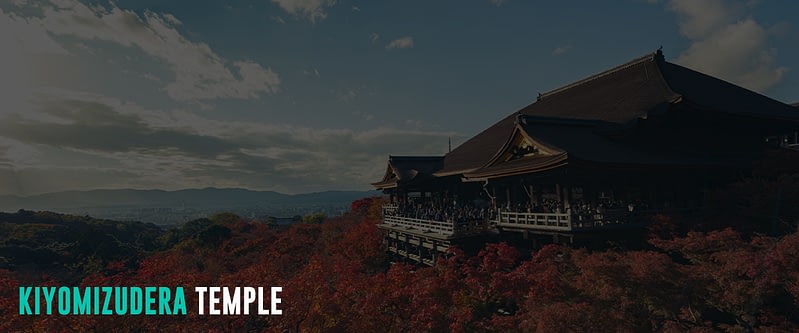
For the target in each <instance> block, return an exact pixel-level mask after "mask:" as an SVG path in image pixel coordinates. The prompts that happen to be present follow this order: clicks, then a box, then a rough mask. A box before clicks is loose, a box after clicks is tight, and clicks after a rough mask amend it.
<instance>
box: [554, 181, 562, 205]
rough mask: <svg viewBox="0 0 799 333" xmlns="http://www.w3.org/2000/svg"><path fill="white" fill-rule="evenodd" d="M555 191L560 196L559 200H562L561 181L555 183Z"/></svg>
mask: <svg viewBox="0 0 799 333" xmlns="http://www.w3.org/2000/svg"><path fill="white" fill-rule="evenodd" d="M555 193H556V194H557V196H558V201H560V200H561V198H562V197H561V196H560V183H558V184H555Z"/></svg>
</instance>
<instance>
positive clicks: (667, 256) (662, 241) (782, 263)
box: [0, 198, 799, 332]
mask: <svg viewBox="0 0 799 333" xmlns="http://www.w3.org/2000/svg"><path fill="white" fill-rule="evenodd" d="M382 202H383V201H382V199H380V198H370V199H364V200H359V201H356V202H354V203H353V205H352V210H351V212H350V213H349V214H347V215H345V216H343V217H340V218H332V219H328V220H326V221H324V223H321V224H297V225H293V226H292V227H290V228H288V229H285V230H275V229H272V228H270V227H269V226H268V225H267V224H265V223H257V222H249V221H243V220H241V219H231V218H224V219H221V218H220V219H217V221H214V223H217V224H218V225H219V226H220V227H219V228H216V229H219V230H223V229H221V228H222V227H224V228H225V230H228V231H229V232H220V233H216V234H214V235H213V237H211V235H209V237H205V238H203V237H191V238H185V239H183V240H181V241H180V242H178V243H176V244H175V245H174V246H173V247H171V248H170V249H168V250H165V251H161V252H158V253H154V254H152V255H149V256H147V257H145V258H141V259H140V260H138V261H136V262H133V263H131V262H112V263H110V264H109V265H108V266H107V267H106V270H105V271H103V272H100V273H96V274H92V275H88V276H86V277H85V278H84V279H83V281H82V285H86V286H97V285H164V286H183V287H184V288H185V290H186V293H187V294H186V296H187V303H188V304H187V308H188V315H185V316H122V317H118V316H82V317H71V316H70V317H61V316H39V317H34V316H18V315H16V312H15V311H16V309H17V307H16V305H17V304H16V300H17V298H16V297H17V294H16V293H17V290H16V286H17V285H19V283H20V282H19V281H17V279H16V277H15V276H14V274H13V272H9V271H0V287H2V289H0V294H2V295H1V296H2V299H0V305H2V308H1V309H2V311H3V312H2V316H3V318H4V320H3V321H1V322H0V331H31V332H51V331H55V332H57V331H84V332H105V331H123V332H124V331H128V332H146V331H175V332H199V331H203V332H229V331H234V332H711V331H712V332H715V331H726V332H747V331H749V332H752V331H763V332H782V331H791V330H797V329H799V312H797V309H799V234H797V233H792V234H788V235H785V236H781V237H765V236H742V234H740V233H738V232H736V231H734V230H731V229H725V230H717V231H710V232H692V233H688V234H686V235H685V236H681V237H680V236H675V235H676V233H675V232H673V230H670V229H668V228H666V229H660V230H658V232H659V233H661V234H663V235H666V236H663V237H656V238H654V239H653V240H652V244H653V247H652V248H651V249H648V250H636V251H622V250H607V251H596V252H589V251H586V250H582V249H572V248H569V247H563V246H557V245H548V246H545V247H543V248H541V249H539V250H538V251H536V252H533V253H532V254H530V255H529V256H525V255H523V254H521V253H520V252H519V251H518V250H517V249H515V248H514V247H511V246H509V245H506V244H502V243H500V244H486V246H485V247H484V248H483V249H482V250H481V251H480V252H479V253H478V254H477V255H474V256H468V255H465V254H464V253H463V252H461V251H459V250H458V249H452V250H451V253H450V254H449V255H448V256H447V257H446V258H442V260H439V261H438V263H437V265H436V266H435V267H418V266H412V265H407V264H403V263H395V264H388V263H387V262H386V258H385V249H384V247H383V243H382V234H381V232H380V230H379V229H378V228H377V227H376V223H377V222H378V219H379V216H380V206H381V205H382ZM661 219H663V220H664V221H666V222H669V221H667V220H669V219H668V218H666V217H661ZM667 224H668V223H667ZM203 240H206V241H208V242H212V244H208V243H205V242H204V241H203ZM39 283H41V284H46V285H58V281H55V280H53V279H52V278H43V279H42V280H41V281H39ZM195 286H264V287H268V286H281V287H283V293H282V294H281V295H280V296H281V298H282V303H281V304H280V306H279V307H280V308H281V309H282V310H283V315H281V316H255V315H250V316H243V315H241V316H199V315H197V313H196V312H197V311H196V308H197V306H198V305H197V304H196V303H194V302H196V297H195V294H194V291H193V290H194V287H195ZM9 309H11V310H10V311H9ZM253 311H254V309H253Z"/></svg>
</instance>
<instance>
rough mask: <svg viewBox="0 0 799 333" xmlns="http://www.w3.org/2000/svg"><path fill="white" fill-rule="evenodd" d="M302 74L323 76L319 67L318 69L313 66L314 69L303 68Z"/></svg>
mask: <svg viewBox="0 0 799 333" xmlns="http://www.w3.org/2000/svg"><path fill="white" fill-rule="evenodd" d="M302 75H305V76H310V77H315V78H319V77H321V76H320V75H319V70H318V69H316V68H312V69H303V70H302Z"/></svg>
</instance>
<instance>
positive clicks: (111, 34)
mask: <svg viewBox="0 0 799 333" xmlns="http://www.w3.org/2000/svg"><path fill="white" fill-rule="evenodd" d="M40 9H41V11H42V15H39V16H31V17H22V16H21V15H22V14H13V13H5V12H0V25H4V26H13V28H15V29H12V30H7V29H0V30H2V31H7V32H8V31H14V32H15V34H19V35H21V36H26V35H27V36H30V37H31V39H30V41H26V42H24V43H25V44H26V45H25V48H26V49H30V50H33V51H37V50H40V51H41V50H46V51H48V52H58V51H59V50H63V49H64V47H63V43H62V42H61V40H62V39H63V38H65V37H68V38H72V39H74V38H77V39H79V40H82V41H83V42H82V43H80V44H79V45H82V46H83V47H87V48H92V47H93V45H97V41H103V42H110V43H114V44H117V45H119V46H122V47H128V48H132V49H133V51H140V52H143V53H144V54H145V55H147V56H149V57H152V58H155V59H157V60H159V61H161V62H163V63H166V64H167V66H168V68H169V70H171V71H172V72H173V73H174V80H171V81H169V82H167V83H166V85H165V87H164V91H166V93H167V94H168V95H169V96H170V97H171V98H173V99H174V100H176V101H192V100H205V99H217V98H233V99H247V98H254V97H258V96H259V95H260V94H262V93H276V92H278V91H279V90H280V84H281V79H280V76H279V75H278V74H277V73H276V72H274V71H273V70H272V69H271V68H269V67H264V66H262V65H261V64H259V63H257V62H255V61H251V60H234V61H231V60H228V59H225V58H223V57H221V56H220V55H218V54H217V53H216V52H214V50H212V49H211V47H210V46H208V45H207V44H205V43H202V42H194V41H191V40H189V39H188V38H187V37H185V36H183V35H182V34H181V33H180V32H179V31H178V30H177V29H176V26H178V25H180V24H181V22H180V20H179V19H178V18H176V17H174V16H172V15H170V14H158V13H154V12H149V11H147V12H145V13H144V14H143V15H139V14H137V13H135V12H133V11H130V10H123V9H120V8H118V7H115V6H113V5H110V8H105V7H101V6H94V7H89V6H87V5H85V4H83V3H81V2H78V1H75V0H60V1H58V3H57V4H55V3H44V4H42V5H41V7H40ZM17 15H20V16H17ZM0 34H2V35H0V42H2V43H3V44H4V45H8V43H12V44H11V45H13V44H14V43H15V42H16V43H17V44H19V43H20V42H19V37H17V38H13V37H9V36H6V35H5V33H0ZM15 39H16V41H15ZM25 39H26V40H28V38H25ZM48 39H49V40H48ZM9 40H10V41H9ZM97 47H99V46H97Z"/></svg>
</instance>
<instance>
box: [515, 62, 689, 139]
mask: <svg viewBox="0 0 799 333" xmlns="http://www.w3.org/2000/svg"><path fill="white" fill-rule="evenodd" d="M661 62H663V54H662V53H660V51H658V52H655V53H651V54H648V55H646V56H643V57H641V58H638V59H635V60H633V61H630V62H628V63H625V64H622V65H620V66H617V67H614V68H612V69H609V70H607V71H604V72H602V73H599V74H596V75H593V76H590V77H588V78H585V79H582V80H580V81H577V82H574V83H572V84H569V85H566V86H564V87H561V88H558V89H555V90H553V91H550V92H547V93H544V94H541V95H540V96H539V97H538V100H537V101H536V102H535V103H533V104H530V105H529V106H527V107H525V108H523V109H522V110H520V111H519V112H520V113H522V114H525V115H533V116H543V117H557V118H569V119H592V120H602V121H606V122H611V123H618V124H624V123H627V122H629V121H632V120H634V119H637V118H641V117H646V116H647V114H648V113H649V111H650V110H652V109H653V108H655V107H656V106H658V105H660V104H663V103H670V102H674V101H676V100H678V99H679V97H680V95H679V94H677V93H676V92H674V91H672V89H670V87H669V85H668V84H666V81H665V80H664V79H663V76H662V75H661V73H660V67H659V65H658V64H659V63H661Z"/></svg>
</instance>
